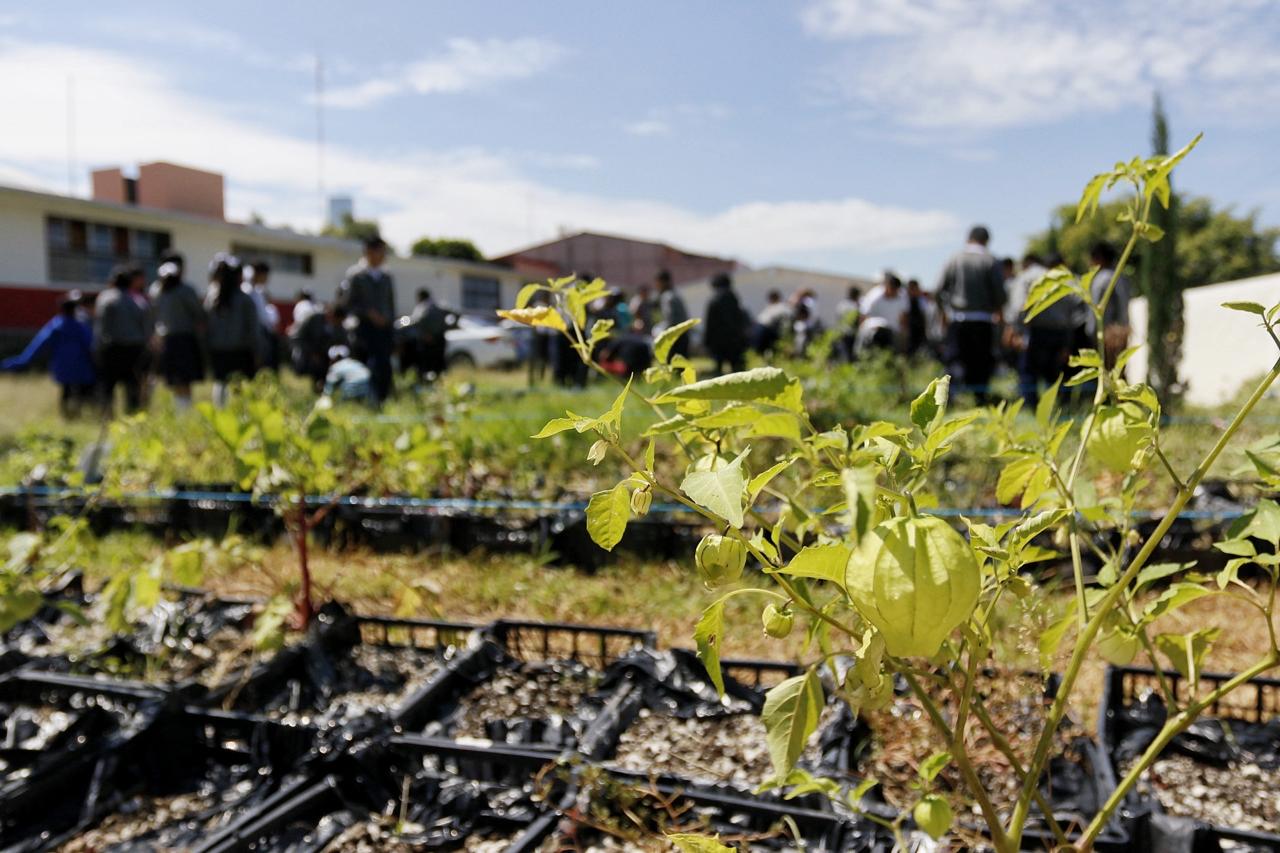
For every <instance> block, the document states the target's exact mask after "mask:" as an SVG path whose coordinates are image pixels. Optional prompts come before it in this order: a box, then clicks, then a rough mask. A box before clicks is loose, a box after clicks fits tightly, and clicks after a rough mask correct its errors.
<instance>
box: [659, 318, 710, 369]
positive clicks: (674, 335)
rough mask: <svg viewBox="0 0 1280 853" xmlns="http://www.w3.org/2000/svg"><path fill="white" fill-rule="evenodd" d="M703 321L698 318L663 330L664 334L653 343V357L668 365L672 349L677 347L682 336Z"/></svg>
mask: <svg viewBox="0 0 1280 853" xmlns="http://www.w3.org/2000/svg"><path fill="white" fill-rule="evenodd" d="M701 322H702V321H701V320H699V319H698V318H697V317H694V318H692V319H689V320H685V321H684V322H683V323H676V324H675V325H674V326H672V327H671V328H669V329H663V330H662V333H661V334H660V335H658V337H656V338H654V341H653V357H654V358H655V359H656V360H657V362H658V363H659V364H666V363H667V359H668V358H670V357H671V348H672V347H673V346H675V343H676V341H678V340H680V336H681V335H683V334H684V333H685V332H687V331H689V330H690V329H692V328H693V327H694V326H696V325H698V324H699V323H701Z"/></svg>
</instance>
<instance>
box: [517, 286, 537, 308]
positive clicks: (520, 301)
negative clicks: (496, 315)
mask: <svg viewBox="0 0 1280 853" xmlns="http://www.w3.org/2000/svg"><path fill="white" fill-rule="evenodd" d="M541 289H542V285H540V284H526V285H525V286H524V287H522V288H520V292H519V293H517V294H516V307H517V308H527V307H528V306H529V300H531V299H533V295H534V294H535V293H537V292H538V291H539V290H541Z"/></svg>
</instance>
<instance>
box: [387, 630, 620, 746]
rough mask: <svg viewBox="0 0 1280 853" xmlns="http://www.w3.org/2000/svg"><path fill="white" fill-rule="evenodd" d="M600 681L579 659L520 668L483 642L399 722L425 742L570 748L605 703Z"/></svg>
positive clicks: (522, 663)
mask: <svg viewBox="0 0 1280 853" xmlns="http://www.w3.org/2000/svg"><path fill="white" fill-rule="evenodd" d="M603 687H604V677H603V673H602V672H600V671H599V670H594V669H591V668H588V667H587V666H585V665H584V664H582V663H581V662H580V661H578V660H574V659H565V660H549V661H548V660H534V661H524V660H519V659H517V658H514V657H512V656H511V655H509V654H507V653H506V652H505V651H504V650H503V649H502V647H501V646H499V645H498V644H497V643H495V642H493V641H485V642H483V643H481V644H480V645H478V646H475V647H474V648H472V649H469V650H468V651H467V652H465V653H463V654H462V655H460V656H459V657H458V658H457V659H456V660H455V661H454V662H453V663H452V664H451V665H450V666H449V667H448V669H447V671H446V672H445V673H444V674H443V675H442V676H440V677H439V678H437V679H436V680H434V681H433V682H432V683H431V685H430V686H429V687H428V688H427V689H424V691H423V692H421V693H419V694H418V695H417V696H416V697H415V698H414V700H413V701H412V704H411V705H409V704H407V705H406V707H405V708H404V709H403V711H402V713H400V714H399V715H398V717H397V721H398V722H399V723H400V724H401V725H402V726H403V727H404V728H405V729H406V730H408V731H419V732H423V733H425V734H427V735H430V736H436V737H449V738H454V739H463V740H470V741H480V740H483V741H492V742H494V743H501V744H509V745H519V746H526V747H531V748H537V749H541V750H547V751H550V752H553V753H554V752H559V751H561V750H565V749H573V748H574V747H575V745H576V744H577V742H578V740H579V738H580V737H582V735H583V733H584V732H585V731H586V730H587V728H588V727H589V725H590V722H591V721H592V720H593V719H594V718H595V717H596V716H597V715H598V714H599V713H600V710H601V708H602V707H603V706H604V705H605V704H606V701H607V698H608V697H607V696H606V695H605V694H604V692H603Z"/></svg>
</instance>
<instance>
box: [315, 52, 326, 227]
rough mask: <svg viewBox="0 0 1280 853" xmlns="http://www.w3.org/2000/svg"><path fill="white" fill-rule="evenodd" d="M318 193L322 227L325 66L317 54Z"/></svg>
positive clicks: (323, 223) (323, 218)
mask: <svg viewBox="0 0 1280 853" xmlns="http://www.w3.org/2000/svg"><path fill="white" fill-rule="evenodd" d="M316 191H317V192H318V193H319V195H320V227H321V228H323V227H324V226H325V225H326V224H327V222H326V219H327V218H328V211H327V208H326V205H325V198H324V65H323V63H322V62H321V61H320V54H318V53H317V54H316Z"/></svg>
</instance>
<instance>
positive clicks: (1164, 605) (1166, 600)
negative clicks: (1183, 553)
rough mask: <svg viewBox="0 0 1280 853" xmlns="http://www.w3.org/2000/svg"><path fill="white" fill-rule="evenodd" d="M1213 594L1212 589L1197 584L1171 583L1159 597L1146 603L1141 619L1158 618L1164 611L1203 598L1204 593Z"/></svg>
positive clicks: (1168, 611)
mask: <svg viewBox="0 0 1280 853" xmlns="http://www.w3.org/2000/svg"><path fill="white" fill-rule="evenodd" d="M1213 594H1214V593H1213V591H1212V590H1209V589H1206V588H1204V587H1202V586H1200V585H1199V584H1194V583H1175V584H1171V585H1170V586H1169V588H1168V589H1166V590H1165V591H1164V592H1162V593H1160V597H1159V598H1157V599H1156V600H1155V601H1152V602H1150V603H1149V604H1147V606H1146V608H1145V609H1144V610H1143V621H1144V622H1150V621H1152V620H1155V619H1158V618H1160V617H1161V616H1163V615H1164V614H1166V613H1172V612H1173V611H1174V610H1177V609H1178V608H1180V607H1182V606H1184V605H1187V604H1190V603H1191V602H1193V601H1195V600H1196V599H1197V598H1204V597H1205V596H1206V595H1213Z"/></svg>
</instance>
